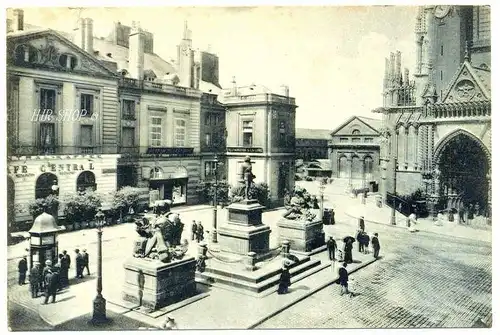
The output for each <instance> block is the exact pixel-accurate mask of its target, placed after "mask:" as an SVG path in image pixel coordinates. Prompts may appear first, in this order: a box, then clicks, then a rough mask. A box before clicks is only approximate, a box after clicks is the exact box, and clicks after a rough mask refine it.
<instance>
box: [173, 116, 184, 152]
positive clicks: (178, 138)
mask: <svg viewBox="0 0 500 335" xmlns="http://www.w3.org/2000/svg"><path fill="white" fill-rule="evenodd" d="M174 131H175V139H174V141H175V146H176V147H185V146H186V120H184V119H175V130H174Z"/></svg>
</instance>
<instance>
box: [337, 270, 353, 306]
mask: <svg viewBox="0 0 500 335" xmlns="http://www.w3.org/2000/svg"><path fill="white" fill-rule="evenodd" d="M348 282H349V273H348V272H347V263H346V262H344V264H342V267H341V268H339V280H338V283H339V285H340V295H341V296H342V295H344V294H350V295H351V297H352V293H351V292H349V284H348Z"/></svg>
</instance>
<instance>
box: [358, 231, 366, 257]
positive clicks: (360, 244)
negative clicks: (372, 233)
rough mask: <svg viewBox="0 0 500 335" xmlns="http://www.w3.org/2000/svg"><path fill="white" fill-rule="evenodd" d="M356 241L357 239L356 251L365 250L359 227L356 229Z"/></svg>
mask: <svg viewBox="0 0 500 335" xmlns="http://www.w3.org/2000/svg"><path fill="white" fill-rule="evenodd" d="M356 241H358V251H359V252H360V253H361V252H364V251H365V244H364V241H363V231H362V230H361V229H360V230H358V233H357V234H356Z"/></svg>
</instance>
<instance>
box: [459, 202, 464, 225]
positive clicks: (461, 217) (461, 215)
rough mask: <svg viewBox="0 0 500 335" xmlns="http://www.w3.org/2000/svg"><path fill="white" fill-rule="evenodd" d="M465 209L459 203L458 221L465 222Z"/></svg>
mask: <svg viewBox="0 0 500 335" xmlns="http://www.w3.org/2000/svg"><path fill="white" fill-rule="evenodd" d="M464 216H465V210H464V206H463V205H460V207H459V209H458V217H459V219H458V222H459V223H465V217H464Z"/></svg>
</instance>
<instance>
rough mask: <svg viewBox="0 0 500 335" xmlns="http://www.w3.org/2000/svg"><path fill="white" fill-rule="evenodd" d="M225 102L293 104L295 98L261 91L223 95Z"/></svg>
mask: <svg viewBox="0 0 500 335" xmlns="http://www.w3.org/2000/svg"><path fill="white" fill-rule="evenodd" d="M223 99H224V102H225V103H241V102H270V103H283V104H289V105H295V98H291V97H286V96H282V95H277V94H270V93H261V94H252V95H236V96H231V95H228V96H224V98H223Z"/></svg>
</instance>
